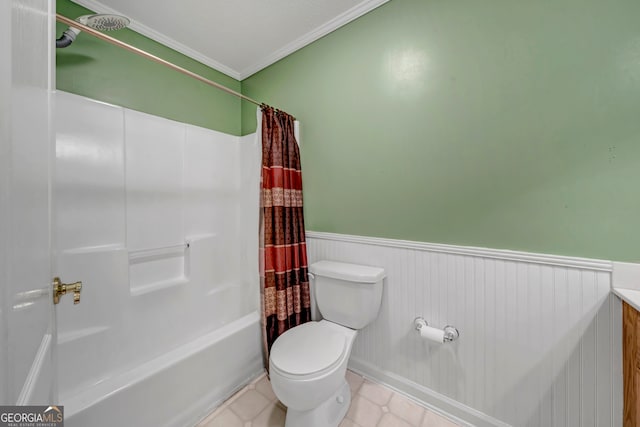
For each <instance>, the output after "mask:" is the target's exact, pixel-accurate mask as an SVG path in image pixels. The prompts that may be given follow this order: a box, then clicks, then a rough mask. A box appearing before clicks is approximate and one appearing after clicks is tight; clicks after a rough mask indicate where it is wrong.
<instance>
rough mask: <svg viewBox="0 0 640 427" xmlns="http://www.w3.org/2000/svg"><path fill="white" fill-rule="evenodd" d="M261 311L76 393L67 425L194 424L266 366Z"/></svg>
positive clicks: (69, 399) (67, 400) (67, 403)
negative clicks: (262, 347)
mask: <svg viewBox="0 0 640 427" xmlns="http://www.w3.org/2000/svg"><path fill="white" fill-rule="evenodd" d="M259 325H260V318H259V315H258V312H257V311H254V312H252V313H250V314H248V315H246V316H244V317H241V318H239V319H237V320H235V321H233V322H231V323H228V324H227V325H225V326H223V327H221V328H219V329H217V330H215V331H213V332H211V333H208V334H206V335H203V336H201V337H199V338H198V339H196V340H194V341H191V342H189V343H187V344H185V345H182V346H180V347H178V348H176V349H174V350H172V351H170V352H168V353H165V354H163V355H161V356H159V357H157V358H155V359H153V360H151V361H149V362H148V363H145V364H143V365H140V366H137V367H135V368H134V369H132V370H130V371H127V372H125V373H123V374H121V375H118V376H115V377H112V378H108V379H106V380H104V381H101V382H99V383H98V384H95V385H94V386H92V387H90V388H86V389H84V390H82V392H81V393H79V394H77V395H75V396H66V397H64V396H62V397H61V403H62V404H63V405H64V409H65V425H67V427H112V426H114V425H117V426H135V427H144V426H154V427H155V426H164V427H174V426H175V427H186V426H194V425H195V424H197V422H198V421H199V420H201V419H202V418H204V417H205V416H206V415H207V414H208V413H209V412H211V411H212V410H213V409H215V408H216V407H217V406H219V405H220V404H221V403H222V402H223V401H224V400H226V399H227V398H228V397H230V396H231V395H232V394H233V393H234V392H235V391H237V390H239V389H240V388H242V387H243V386H245V385H246V384H247V383H249V382H250V381H251V380H252V379H254V378H255V377H257V376H258V375H260V374H261V373H262V372H263V362H262V353H261V339H260V326H259Z"/></svg>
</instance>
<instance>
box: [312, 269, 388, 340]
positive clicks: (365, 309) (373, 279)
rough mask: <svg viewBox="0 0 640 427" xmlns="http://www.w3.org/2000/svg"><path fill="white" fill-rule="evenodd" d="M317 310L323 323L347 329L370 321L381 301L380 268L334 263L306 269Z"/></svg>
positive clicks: (375, 314)
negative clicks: (312, 284)
mask: <svg viewBox="0 0 640 427" xmlns="http://www.w3.org/2000/svg"><path fill="white" fill-rule="evenodd" d="M309 272H311V273H312V274H313V275H314V276H315V279H314V289H315V298H316V303H317V305H318V309H319V310H320V313H321V314H322V317H324V318H325V319H326V320H328V321H330V322H333V323H337V324H339V325H343V326H346V327H348V328H351V329H362V328H364V327H365V326H367V325H368V324H369V323H371V322H372V321H373V319H375V318H376V316H377V315H378V311H379V310H380V303H381V302H382V282H383V280H384V277H385V273H384V269H383V268H379V267H369V266H366V265H358V264H347V263H344V262H336V261H318V262H315V263H313V264H311V265H310V266H309Z"/></svg>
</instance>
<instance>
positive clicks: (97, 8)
mask: <svg viewBox="0 0 640 427" xmlns="http://www.w3.org/2000/svg"><path fill="white" fill-rule="evenodd" d="M388 1H389V0H367V1H364V2H362V3H360V4H358V5H357V6H354V7H352V8H351V9H349V10H347V11H346V12H344V13H342V14H340V15H338V16H336V17H335V18H333V19H332V20H330V21H328V22H326V23H325V24H323V25H321V26H319V27H317V28H315V29H314V30H312V31H310V32H308V33H306V34H305V35H303V36H302V37H299V38H298V39H296V40H294V41H293V42H291V43H288V44H287V45H285V46H283V47H281V48H280V49H278V50H276V51H275V52H273V53H272V54H270V55H268V56H266V57H265V58H263V59H261V60H259V61H258V62H256V63H254V64H253V65H250V66H249V67H246V68H245V69H244V70H242V71H237V70H235V69H233V68H231V67H228V66H226V65H224V64H222V63H220V62H218V61H216V60H214V59H212V58H210V57H208V56H206V55H204V54H202V53H200V52H198V51H197V50H195V49H191V48H190V47H188V46H186V45H184V44H182V43H180V42H178V41H176V40H174V39H172V38H171V37H168V36H166V35H164V34H162V33H161V32H159V31H156V30H154V29H152V28H149V27H147V26H146V25H144V24H141V23H140V22H137V21H135V20H131V25H129V29H131V30H133V31H135V32H137V33H140V34H142V35H143V36H146V37H149V38H150V39H151V40H154V41H156V42H158V43H160V44H162V45H164V46H167V47H169V48H171V49H173V50H175V51H177V52H180V53H182V54H183V55H186V56H188V57H189V58H192V59H195V60H196V61H198V62H201V63H203V64H204V65H207V66H208V67H211V68H213V69H214V70H217V71H220V72H221V73H223V74H226V75H227V76H229V77H232V78H234V79H236V80H239V81H241V80H244V79H246V78H247V77H249V76H251V75H253V74H255V73H257V72H258V71H260V70H262V69H264V68H267V67H268V66H269V65H272V64H274V63H275V62H277V61H279V60H281V59H282V58H284V57H285V56H287V55H290V54H292V53H293V52H295V51H297V50H299V49H302V48H303V47H305V46H307V45H308V44H311V43H313V42H314V41H316V40H318V39H319V38H321V37H324V36H326V35H327V34H329V33H331V32H332V31H335V30H337V29H338V28H340V27H342V26H343V25H346V24H348V23H349V22H351V21H353V20H354V19H357V18H359V17H361V16H362V15H364V14H366V13H368V12H370V11H372V10H373V9H375V8H377V7H379V6H382V5H383V4H384V3H387V2H388ZM73 2H74V3H77V4H79V5H80V6H84V7H86V8H87V9H90V10H92V11H94V12H95V13H113V14H116V15H121V14H122V13H121V12H119V11H117V10H115V9H112V8H110V7H109V6H105V5H104V4H102V3H100V2H99V1H96V0H73Z"/></svg>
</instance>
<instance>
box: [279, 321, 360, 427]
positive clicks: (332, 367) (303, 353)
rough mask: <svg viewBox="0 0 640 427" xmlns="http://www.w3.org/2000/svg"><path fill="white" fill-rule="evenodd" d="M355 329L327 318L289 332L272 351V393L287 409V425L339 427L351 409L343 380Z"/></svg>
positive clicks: (347, 387)
mask: <svg viewBox="0 0 640 427" xmlns="http://www.w3.org/2000/svg"><path fill="white" fill-rule="evenodd" d="M356 335H357V331H355V330H353V329H349V328H347V327H344V326H341V325H337V324H335V323H331V322H329V321H326V320H322V321H320V322H309V323H305V324H303V325H300V326H297V327H295V328H293V329H290V330H289V331H287V332H285V333H284V334H283V335H282V336H281V337H279V338H278V340H276V342H275V343H274V345H273V347H272V348H271V357H270V359H269V373H270V378H271V386H272V387H273V392H274V393H275V394H276V396H278V398H279V399H280V401H281V402H282V403H283V404H284V405H285V406H286V407H287V419H286V424H285V425H286V426H287V427H296V426H301V427H302V426H305V427H328V426H337V425H338V424H340V421H342V419H343V418H344V416H345V414H346V413H347V411H348V410H349V404H350V402H351V391H350V390H349V386H348V384H347V382H346V380H345V374H346V371H347V362H348V361H349V356H350V355H351V348H352V346H353V341H354V340H355V337H356Z"/></svg>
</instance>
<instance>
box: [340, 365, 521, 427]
mask: <svg viewBox="0 0 640 427" xmlns="http://www.w3.org/2000/svg"><path fill="white" fill-rule="evenodd" d="M349 369H350V370H352V371H354V372H356V373H358V374H360V375H362V376H364V377H366V378H370V379H372V380H373V381H375V382H378V383H380V384H383V385H385V386H387V387H389V388H391V389H393V390H395V391H397V392H399V393H401V394H403V395H405V396H406V397H408V398H409V399H411V400H413V401H415V402H416V403H418V404H419V405H421V406H424V407H426V408H427V409H429V410H430V411H432V412H435V413H438V414H441V415H443V416H445V417H447V418H449V419H451V420H452V421H454V422H456V423H458V424H460V425H462V426H478V427H511V426H510V425H509V424H506V423H504V422H502V421H500V420H497V419H495V418H493V417H490V416H489V415H486V414H483V413H482V412H479V411H476V410H475V409H473V408H470V407H468V406H466V405H463V404H462V403H460V402H457V401H455V400H453V399H450V398H448V397H447V396H444V395H442V394H440V393H436V392H435V391H433V390H431V389H429V388H427V387H424V386H422V385H420V384H417V383H415V382H413V381H410V380H408V379H406V378H403V377H401V376H399V375H396V374H394V373H392V372H388V371H384V370H382V369H380V368H378V367H377V366H373V365H371V364H369V363H367V362H364V361H362V360H359V359H358V358H354V357H351V359H349Z"/></svg>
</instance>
